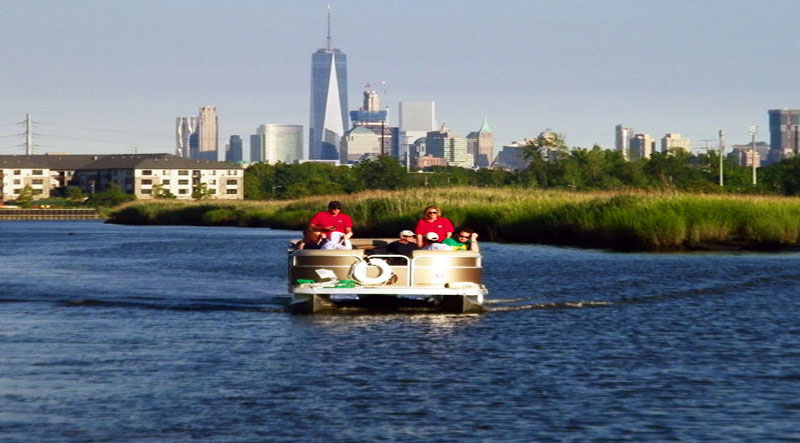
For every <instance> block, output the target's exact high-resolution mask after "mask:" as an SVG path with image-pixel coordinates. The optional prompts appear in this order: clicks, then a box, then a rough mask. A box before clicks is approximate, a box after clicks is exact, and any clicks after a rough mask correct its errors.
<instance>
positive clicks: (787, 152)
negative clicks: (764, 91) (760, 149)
mask: <svg viewBox="0 0 800 443" xmlns="http://www.w3.org/2000/svg"><path fill="white" fill-rule="evenodd" d="M767 114H769V144H770V150H769V155H768V156H767V162H768V163H770V164H771V163H778V162H780V161H781V160H784V159H786V158H789V157H792V156H795V155H797V152H798V150H800V109H770V110H769V111H767Z"/></svg>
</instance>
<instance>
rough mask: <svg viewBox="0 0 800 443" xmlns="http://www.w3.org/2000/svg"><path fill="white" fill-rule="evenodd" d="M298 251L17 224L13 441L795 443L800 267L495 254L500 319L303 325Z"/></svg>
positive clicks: (8, 225) (244, 238) (313, 321)
mask: <svg viewBox="0 0 800 443" xmlns="http://www.w3.org/2000/svg"><path fill="white" fill-rule="evenodd" d="M296 236H297V234H296V233H292V232H286V231H271V230H266V229H237V228H199V227H131V226H113V225H105V224H102V223H99V222H93V221H89V222H77V221H76V222H44V221H42V222H0V440H10V441H14V440H18V441H98V440H100V441H182V440H187V439H206V440H215V441H265V440H266V441H276V440H278V441H279V440H303V441H340V440H346V441H373V440H401V441H403V440H405V441H409V440H413V441H534V440H579V441H580V440H594V439H608V440H621V439H627V440H634V441H640V440H645V439H646V440H672V439H680V440H749V441H775V440H792V439H795V440H796V439H800V395H798V393H799V392H800V308H799V307H800V303H799V302H798V299H799V297H800V295H798V293H799V292H800V260H798V259H800V254H797V253H787V254H674V255H658V254H612V253H606V252H601V251H583V250H576V249H561V248H552V247H542V246H535V245H500V244H484V248H483V252H484V266H485V267H486V282H487V284H488V285H489V287H490V291H491V293H490V297H489V306H490V311H489V312H488V313H486V314H484V315H467V316H457V315H349V316H324V317H302V316H292V315H289V314H288V313H286V311H285V305H286V303H287V300H288V298H287V296H286V289H285V287H286V280H285V272H286V262H285V245H286V242H287V240H289V239H290V238H293V237H296Z"/></svg>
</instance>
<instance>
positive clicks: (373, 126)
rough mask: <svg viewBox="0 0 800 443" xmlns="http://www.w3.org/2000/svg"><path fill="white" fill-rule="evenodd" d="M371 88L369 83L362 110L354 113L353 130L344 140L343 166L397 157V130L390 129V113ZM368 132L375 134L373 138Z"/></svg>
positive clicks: (342, 149) (365, 91) (342, 146)
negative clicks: (380, 156) (387, 156)
mask: <svg viewBox="0 0 800 443" xmlns="http://www.w3.org/2000/svg"><path fill="white" fill-rule="evenodd" d="M369 88H370V85H369V84H367V87H366V89H365V90H364V102H363V105H362V106H361V108H359V110H357V111H350V121H351V122H352V123H353V128H352V129H350V130H349V131H347V132H346V133H345V136H344V137H343V138H342V143H341V153H340V154H341V155H340V161H341V162H342V163H348V162H351V163H352V162H354V161H358V160H361V159H362V158H364V157H365V156H377V155H394V156H397V128H393V127H389V126H387V124H386V119H387V117H388V115H389V111H388V110H387V109H381V107H380V106H381V102H380V95H379V94H378V92H377V91H374V90H370V89H369ZM368 132H372V135H371V136H370V134H369V133H368Z"/></svg>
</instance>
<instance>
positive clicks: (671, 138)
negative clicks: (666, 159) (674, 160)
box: [661, 132, 692, 154]
mask: <svg viewBox="0 0 800 443" xmlns="http://www.w3.org/2000/svg"><path fill="white" fill-rule="evenodd" d="M676 149H683V150H685V151H686V152H692V140H691V139H688V138H686V137H684V136H682V135H680V134H676V133H674V132H671V133H667V135H665V136H664V137H663V138H662V139H661V152H662V153H664V154H668V153H670V152H672V151H674V150H676Z"/></svg>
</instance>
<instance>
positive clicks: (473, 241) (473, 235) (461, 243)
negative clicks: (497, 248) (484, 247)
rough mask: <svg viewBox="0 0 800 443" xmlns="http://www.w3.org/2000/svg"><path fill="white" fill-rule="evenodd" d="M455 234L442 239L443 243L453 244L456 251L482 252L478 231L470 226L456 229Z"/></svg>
mask: <svg viewBox="0 0 800 443" xmlns="http://www.w3.org/2000/svg"><path fill="white" fill-rule="evenodd" d="M453 232H455V235H454V236H452V237H450V238H446V239H444V240H442V244H443V245H449V246H452V247H453V249H454V250H456V251H473V252H480V251H481V249H480V247H479V246H478V233H477V232H475V231H473V230H472V229H470V228H459V229H456V230H455V231H453Z"/></svg>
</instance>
